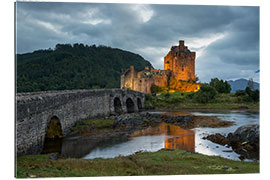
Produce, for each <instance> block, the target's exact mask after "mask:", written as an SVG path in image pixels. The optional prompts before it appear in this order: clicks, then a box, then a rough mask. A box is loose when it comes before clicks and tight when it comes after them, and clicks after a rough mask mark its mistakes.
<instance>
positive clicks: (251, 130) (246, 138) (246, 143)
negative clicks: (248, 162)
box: [203, 124, 260, 160]
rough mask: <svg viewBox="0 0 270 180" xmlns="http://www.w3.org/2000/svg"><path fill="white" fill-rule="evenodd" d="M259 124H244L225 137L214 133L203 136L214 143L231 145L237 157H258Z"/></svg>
mask: <svg viewBox="0 0 270 180" xmlns="http://www.w3.org/2000/svg"><path fill="white" fill-rule="evenodd" d="M259 138H260V131H259V125H257V124H253V125H245V126H241V127H239V128H238V129H236V131H235V132H233V133H229V134H228V135H227V137H225V136H223V135H221V134H219V133H216V134H213V135H208V136H207V137H203V139H208V140H210V141H212V142H214V143H217V144H220V145H226V144H227V146H228V147H232V149H233V150H234V151H235V152H236V153H238V154H240V157H239V159H241V160H243V159H259Z"/></svg>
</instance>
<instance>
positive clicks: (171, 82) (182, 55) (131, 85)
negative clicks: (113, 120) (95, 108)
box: [121, 40, 200, 93]
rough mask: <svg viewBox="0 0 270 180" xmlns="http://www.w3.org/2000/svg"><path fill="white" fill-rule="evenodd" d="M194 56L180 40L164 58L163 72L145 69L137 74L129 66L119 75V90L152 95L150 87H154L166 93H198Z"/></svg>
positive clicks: (198, 86) (132, 67)
mask: <svg viewBox="0 0 270 180" xmlns="http://www.w3.org/2000/svg"><path fill="white" fill-rule="evenodd" d="M195 56H196V53H195V52H191V51H190V50H189V49H188V47H187V46H185V45H184V41H182V40H181V41H179V45H178V46H172V47H171V50H170V51H169V53H168V54H167V55H166V56H165V57H164V70H160V69H153V68H151V69H149V67H146V68H145V69H144V70H143V71H140V72H137V71H136V70H135V69H134V66H130V68H129V69H126V70H125V71H123V72H122V74H121V88H127V89H132V90H135V91H140V92H143V93H153V92H151V87H152V86H153V85H156V86H159V87H161V88H162V89H163V90H164V91H167V92H168V91H169V92H175V91H178V92H191V91H198V90H199V89H200V85H199V84H197V83H195Z"/></svg>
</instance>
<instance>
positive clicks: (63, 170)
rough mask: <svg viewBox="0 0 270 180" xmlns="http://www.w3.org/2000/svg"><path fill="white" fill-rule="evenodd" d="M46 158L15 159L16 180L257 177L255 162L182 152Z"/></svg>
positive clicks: (44, 156) (257, 170)
mask: <svg viewBox="0 0 270 180" xmlns="http://www.w3.org/2000/svg"><path fill="white" fill-rule="evenodd" d="M49 156H50V155H29V156H22V157H19V158H18V161H17V175H16V177H18V178H26V177H81V176H84V177H86V176H130V175H173V174H174V175H181V174H232V173H237V174H239V173H259V163H258V162H241V161H232V160H228V159H224V158H221V157H216V156H206V155H202V154H194V153H190V152H186V151H183V150H174V151H168V150H167V151H166V150H160V151H158V152H144V153H137V154H134V155H131V156H128V157H117V158H111V159H94V160H84V159H57V160H50V159H49Z"/></svg>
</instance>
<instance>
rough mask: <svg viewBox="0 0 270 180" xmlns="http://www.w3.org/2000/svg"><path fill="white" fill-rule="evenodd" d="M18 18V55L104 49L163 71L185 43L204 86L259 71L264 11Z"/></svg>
mask: <svg viewBox="0 0 270 180" xmlns="http://www.w3.org/2000/svg"><path fill="white" fill-rule="evenodd" d="M16 17H17V19H16V25H17V31H16V37H17V52H18V53H24V52H31V51H34V50H36V49H42V48H43V49H44V48H54V46H55V44H57V43H76V42H78V43H85V44H97V45H99V44H103V45H108V46H111V47H116V48H121V49H125V50H128V51H132V52H135V53H138V54H140V55H142V56H143V57H144V58H145V59H147V60H149V61H151V63H152V64H153V65H154V67H155V68H163V61H162V58H163V57H164V56H165V55H166V54H167V52H168V51H169V50H170V47H171V46H172V45H176V44H177V43H178V40H180V39H183V40H185V41H186V45H187V46H189V47H190V49H191V50H193V51H194V50H195V51H196V52H197V57H198V58H197V59H196V73H197V74H198V76H199V77H200V79H201V80H202V81H209V80H210V79H211V78H212V77H219V78H223V79H230V78H249V77H250V76H253V74H252V73H253V70H254V71H255V70H257V69H259V7H236V6H194V5H193V6H187V5H145V4H144V5H137V4H133V5H132V4H94V3H63V2H61V3H56V2H55V3H52V2H51V3H48V2H17V16H16ZM198 42H199V43H198ZM257 80H258V78H257Z"/></svg>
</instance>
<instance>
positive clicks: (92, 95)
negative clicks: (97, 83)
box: [16, 89, 145, 155]
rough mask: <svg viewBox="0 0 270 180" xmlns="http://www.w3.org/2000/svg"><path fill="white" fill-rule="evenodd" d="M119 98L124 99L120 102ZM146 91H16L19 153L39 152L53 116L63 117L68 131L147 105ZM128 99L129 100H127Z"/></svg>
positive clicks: (65, 131) (62, 122)
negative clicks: (74, 127)
mask: <svg viewBox="0 0 270 180" xmlns="http://www.w3.org/2000/svg"><path fill="white" fill-rule="evenodd" d="M115 100H118V101H119V100H120V101H119V103H118V104H117V106H120V108H119V107H116V103H115ZM144 101H145V94H143V93H140V92H136V91H133V90H123V89H106V90H70V91H50V92H38V93H19V94H17V95H16V112H17V113H16V150H17V155H21V154H36V153H40V152H41V151H42V149H43V145H44V140H45V133H46V129H47V126H48V124H49V122H50V120H51V119H52V118H53V117H57V118H58V119H59V120H60V123H61V128H62V133H63V135H64V136H65V135H67V134H68V133H69V132H70V128H71V127H72V126H73V125H74V124H75V123H76V122H78V121H82V120H85V119H88V118H92V117H98V116H108V115H110V114H113V113H115V111H116V110H115V109H116V108H117V109H118V113H119V109H120V110H121V111H120V112H128V111H129V112H132V111H134V112H136V111H139V108H143V107H144ZM127 102H128V103H127Z"/></svg>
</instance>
